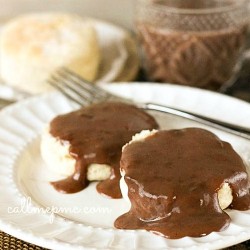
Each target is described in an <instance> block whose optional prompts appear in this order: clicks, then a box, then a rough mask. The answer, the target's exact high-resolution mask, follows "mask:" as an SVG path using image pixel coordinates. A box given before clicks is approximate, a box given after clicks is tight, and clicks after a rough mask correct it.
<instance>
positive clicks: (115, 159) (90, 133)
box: [50, 103, 158, 198]
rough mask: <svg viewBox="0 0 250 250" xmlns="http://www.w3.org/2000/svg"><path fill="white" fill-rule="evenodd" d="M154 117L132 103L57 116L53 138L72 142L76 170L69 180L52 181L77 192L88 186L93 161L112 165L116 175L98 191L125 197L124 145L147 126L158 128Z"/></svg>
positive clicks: (55, 184)
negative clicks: (122, 174) (122, 178)
mask: <svg viewBox="0 0 250 250" xmlns="http://www.w3.org/2000/svg"><path fill="white" fill-rule="evenodd" d="M157 127H158V125H157V123H156V121H155V120H154V118H153V117H152V116H150V115H149V114H147V113H146V112H144V111H143V110H141V109H138V108H136V107H134V106H132V105H128V104H124V103H101V104H96V105H92V106H89V107H86V108H82V109H80V110H78V111H75V112H71V113H69V114H65V115H60V116H58V117H56V118H55V119H54V120H53V121H52V122H51V124H50V133H51V135H52V136H53V137H55V138H59V139H60V140H62V141H68V142H69V143H70V154H71V155H72V156H73V157H74V158H75V160H76V165H75V172H74V174H73V175H72V176H70V177H68V178H67V179H64V180H61V181H56V182H52V185H53V186H54V188H55V189H57V190H58V191H60V192H63V193H75V192H78V191H81V190H83V189H84V188H85V187H86V186H87V185H88V180H87V178H86V174H87V168H88V166H89V165H90V164H92V163H98V164H107V165H110V166H111V167H112V168H113V170H112V175H111V176H110V178H109V179H108V180H105V181H102V182H100V183H99V184H98V185H97V190H98V192H100V193H103V194H105V195H107V196H109V197H112V198H121V192H120V188H119V180H120V170H119V168H120V157H121V150H122V146H123V145H125V144H126V143H127V142H129V141H130V140H131V139H132V136H133V135H134V134H136V133H138V132H140V131H141V130H143V129H153V128H157Z"/></svg>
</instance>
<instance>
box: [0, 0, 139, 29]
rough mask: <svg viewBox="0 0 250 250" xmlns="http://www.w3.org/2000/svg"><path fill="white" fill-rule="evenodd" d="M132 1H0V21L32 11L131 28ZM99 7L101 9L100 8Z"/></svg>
mask: <svg viewBox="0 0 250 250" xmlns="http://www.w3.org/2000/svg"><path fill="white" fill-rule="evenodd" d="M134 2H135V1H134V0H119V1H118V0H0V18H1V19H2V20H4V19H8V18H10V17H13V16H15V15H17V14H21V13H27V12H34V11H47V10H51V11H65V10H66V11H69V12H74V13H77V14H80V15H83V16H92V17H95V18H100V19H103V20H106V21H111V22H113V23H115V24H119V25H121V26H123V27H124V28H130V29H131V28H132V23H133V18H132V17H133V4H134ZM100 6H101V8H100Z"/></svg>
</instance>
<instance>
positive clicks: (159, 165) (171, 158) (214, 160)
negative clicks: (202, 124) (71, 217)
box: [115, 128, 250, 239]
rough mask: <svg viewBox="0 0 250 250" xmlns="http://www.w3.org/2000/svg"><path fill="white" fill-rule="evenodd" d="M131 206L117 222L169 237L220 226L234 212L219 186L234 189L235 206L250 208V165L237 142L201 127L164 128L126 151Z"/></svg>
mask: <svg viewBox="0 0 250 250" xmlns="http://www.w3.org/2000/svg"><path fill="white" fill-rule="evenodd" d="M120 164H121V169H122V170H123V171H124V172H125V182H126V184H127V186H128V197H129V199H130V201H131V209H130V211H129V212H128V213H126V214H123V215H121V216H120V217H119V218H118V219H117V220H116V221H115V227H116V228H122V229H146V230H148V231H152V232H155V233H157V234H161V235H163V236H165V237H167V238H173V239H176V238H181V237H184V236H192V237H198V236H204V235H207V234H209V233H211V232H213V231H221V230H223V229H225V228H226V227H227V226H228V225H229V223H230V217H229V216H228V214H226V213H225V212H224V211H222V210H221V208H220V206H219V203H218V197H217V192H218V190H219V189H220V187H221V185H222V184H223V183H225V182H226V183H228V184H229V185H230V187H231V189H232V193H233V202H232V204H231V205H230V207H231V208H234V209H238V210H247V209H249V208H250V194H249V182H248V176H247V173H246V167H245V165H244V163H243V161H242V159H241V158H240V156H239V155H238V154H237V153H236V152H235V151H234V150H233V148H232V146H231V145H230V144H229V143H227V142H224V141H221V140H219V138H218V137H216V136H215V135H214V134H212V133H211V132H209V131H206V130H203V129H199V128H187V129H183V130H169V131H159V132H157V133H155V134H153V135H152V136H150V137H147V138H146V139H145V140H144V141H138V142H134V143H132V144H129V145H128V146H126V147H125V149H124V150H123V153H122V157H121V163H120Z"/></svg>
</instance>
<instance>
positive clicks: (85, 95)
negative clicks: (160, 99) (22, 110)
mask: <svg viewBox="0 0 250 250" xmlns="http://www.w3.org/2000/svg"><path fill="white" fill-rule="evenodd" d="M48 83H49V84H50V85H52V86H53V87H54V88H56V89H57V90H59V91H60V92H61V93H62V94H63V95H65V96H66V97H67V98H68V99H70V100H71V101H74V102H75V103H78V104H79V105H81V106H86V105H90V104H93V103H98V102H105V101H121V102H126V103H131V104H134V105H136V106H137V107H139V108H143V109H146V110H155V111H159V112H164V113H168V114H171V115H175V116H179V117H182V118H186V119H188V120H191V121H195V122H198V123H200V124H203V125H206V126H209V127H212V128H216V129H220V130H221V131H224V132H227V133H230V134H233V135H237V136H240V137H243V138H245V139H249V140H250V128H246V127H242V126H239V125H236V124H231V123H227V122H224V121H220V120H216V119H213V118H210V117H205V116H202V115H198V114H195V113H191V112H187V111H184V110H180V109H176V108H172V107H168V106H163V105H158V104H155V103H135V102H133V101H132V100H130V99H126V98H123V97H120V96H117V95H114V94H111V93H110V92H108V91H106V90H104V89H103V88H101V87H99V86H98V85H95V84H93V83H91V82H88V81H86V80H85V79H83V78H82V77H80V76H79V75H77V74H75V73H74V72H72V71H70V70H68V69H66V68H62V69H60V70H58V71H56V72H55V73H54V74H53V75H52V76H51V77H50V79H48Z"/></svg>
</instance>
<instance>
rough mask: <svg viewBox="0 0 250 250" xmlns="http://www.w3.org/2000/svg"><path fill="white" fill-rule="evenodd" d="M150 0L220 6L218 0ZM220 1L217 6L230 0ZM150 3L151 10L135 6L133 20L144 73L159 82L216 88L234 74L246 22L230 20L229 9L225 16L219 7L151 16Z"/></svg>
mask: <svg viewBox="0 0 250 250" xmlns="http://www.w3.org/2000/svg"><path fill="white" fill-rule="evenodd" d="M152 2H153V3H155V2H157V3H158V2H160V4H161V5H167V6H168V7H176V8H180V9H182V8H185V9H189V8H190V9H206V8H213V7H215V6H217V5H219V6H220V3H219V1H204V0H203V1H193V0H191V1H190V0H189V1H183V0H182V1H176V0H173V1H152ZM221 2H222V3H221V5H222V6H224V5H226V6H227V5H230V1H221ZM227 2H229V3H227ZM153 3H152V6H151V7H152V9H150V5H149V6H146V7H145V10H144V9H142V10H139V11H140V13H143V14H141V15H142V17H141V19H138V22H137V31H138V37H139V40H140V41H141V43H142V48H143V52H144V57H145V60H144V62H145V68H146V71H147V74H148V77H149V78H150V79H152V80H156V81H160V82H171V83H177V84H182V85H190V86H196V87H200V88H207V89H213V90H216V89H219V88H220V87H221V85H222V84H224V83H225V82H226V81H228V80H229V79H230V78H231V76H232V75H233V74H234V71H235V66H236V63H237V61H238V60H239V57H240V55H241V52H242V50H243V47H244V45H245V42H246V35H247V25H246V22H244V23H243V22H240V21H235V20H231V19H232V18H233V17H232V16H234V15H236V14H234V13H232V16H231V17H229V14H228V13H226V14H225V17H224V16H223V14H220V13H219V12H218V13H219V14H218V13H217V14H214V16H213V15H212V14H211V15H209V14H208V15H205V14H204V15H203V19H202V18H201V17H200V16H199V15H193V16H192V14H190V15H183V16H182V15H181V14H179V16H178V14H176V15H175V13H172V14H168V12H167V11H166V13H165V14H164V13H161V14H162V15H163V16H160V15H158V16H156V15H157V14H156V13H157V11H156V10H155V9H157V8H155V6H154V5H153ZM223 4H224V5H223ZM234 4H235V2H234ZM164 7H165V6H163V8H164ZM224 7H225V6H224ZM141 8H143V7H141ZM154 11H155V12H156V13H154ZM144 12H145V13H144ZM138 15H140V14H138ZM164 15H165V16H164ZM168 15H169V16H168ZM238 15H239V14H238ZM230 18H231V19H230ZM235 18H238V19H239V16H236V17H235ZM196 19H197V20H196ZM160 20H161V21H160ZM195 20H196V21H195ZM233 23H235V24H233ZM172 26H173V27H172Z"/></svg>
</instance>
